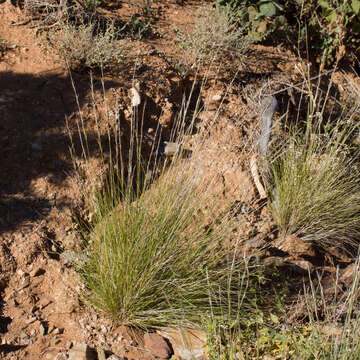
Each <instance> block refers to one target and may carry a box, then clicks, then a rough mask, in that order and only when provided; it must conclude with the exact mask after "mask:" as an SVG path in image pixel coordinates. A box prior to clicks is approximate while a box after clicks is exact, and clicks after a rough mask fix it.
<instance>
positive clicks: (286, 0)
mask: <svg viewBox="0 0 360 360" xmlns="http://www.w3.org/2000/svg"><path fill="white" fill-rule="evenodd" d="M215 3H216V5H217V6H218V7H219V8H220V9H221V10H223V11H225V12H227V11H229V9H232V10H233V11H235V12H236V13H237V21H238V22H239V23H240V24H242V25H244V24H247V25H249V28H250V33H251V34H252V35H253V36H254V38H255V39H256V40H258V41H262V40H269V41H271V42H273V43H274V44H276V43H278V42H284V41H285V42H287V43H290V44H291V45H292V46H293V47H298V45H300V50H301V51H304V50H308V53H307V55H308V56H310V57H311V59H316V60H317V61H318V62H321V59H322V58H325V59H326V62H327V63H328V64H330V63H334V62H335V61H337V60H339V59H341V58H342V57H344V56H345V55H346V56H355V57H356V56H357V53H358V51H359V46H360V40H359V32H360V1H359V0H351V1H350V0H322V1H312V0H260V1H259V0H246V1H239V0H217V1H215ZM271 33H275V34H276V36H271V37H270V34H271Z"/></svg>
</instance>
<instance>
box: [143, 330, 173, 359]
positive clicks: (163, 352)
mask: <svg viewBox="0 0 360 360" xmlns="http://www.w3.org/2000/svg"><path fill="white" fill-rule="evenodd" d="M144 346H145V348H146V349H148V350H149V351H150V353H151V355H153V356H156V357H158V358H160V359H169V358H170V357H171V355H172V349H171V348H170V346H169V345H168V343H167V342H166V340H165V339H164V338H163V337H162V336H161V335H159V334H156V333H146V334H145V335H144Z"/></svg>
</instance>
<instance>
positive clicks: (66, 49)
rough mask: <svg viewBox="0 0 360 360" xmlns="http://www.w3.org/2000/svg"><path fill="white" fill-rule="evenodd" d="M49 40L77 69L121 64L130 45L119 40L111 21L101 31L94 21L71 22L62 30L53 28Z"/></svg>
mask: <svg viewBox="0 0 360 360" xmlns="http://www.w3.org/2000/svg"><path fill="white" fill-rule="evenodd" d="M47 39H48V41H49V45H50V46H51V47H52V48H53V49H55V50H56V52H57V53H58V54H59V56H60V58H61V59H62V61H63V62H64V63H65V64H66V66H67V67H70V68H71V69H73V70H77V71H81V70H84V69H101V70H106V69H109V68H111V67H112V66H114V65H118V64H121V63H122V62H123V61H124V58H125V57H126V55H127V47H126V46H125V44H124V42H123V41H121V40H118V39H117V32H116V29H115V27H114V26H113V25H111V24H106V27H105V29H104V30H100V29H99V28H98V26H96V25H95V24H93V23H89V24H80V25H75V24H73V23H70V22H68V23H65V24H64V25H63V26H61V28H60V29H58V30H50V31H49V32H48V34H47Z"/></svg>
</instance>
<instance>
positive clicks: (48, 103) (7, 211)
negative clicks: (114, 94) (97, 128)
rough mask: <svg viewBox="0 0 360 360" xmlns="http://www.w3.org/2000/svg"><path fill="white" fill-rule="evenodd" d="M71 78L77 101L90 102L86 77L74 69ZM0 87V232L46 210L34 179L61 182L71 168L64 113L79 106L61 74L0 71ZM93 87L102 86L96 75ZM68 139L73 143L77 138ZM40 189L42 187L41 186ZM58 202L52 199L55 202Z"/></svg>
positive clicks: (93, 136) (48, 206)
mask: <svg viewBox="0 0 360 360" xmlns="http://www.w3.org/2000/svg"><path fill="white" fill-rule="evenodd" d="M74 82H75V84H76V88H77V93H78V98H79V104H80V107H82V106H84V105H86V103H87V102H91V100H90V94H89V88H90V86H89V83H90V82H89V78H88V77H86V76H80V75H76V76H74ZM104 86H105V90H106V89H108V88H111V87H114V88H116V87H118V86H120V84H119V83H117V82H115V81H105V83H104ZM0 89H1V90H0V118H1V121H0V143H1V147H2V155H1V158H0V174H1V175H0V234H1V233H3V232H4V231H12V230H15V229H16V228H17V227H18V226H19V225H20V224H23V223H24V222H27V221H34V220H36V219H38V218H41V217H43V216H45V215H46V214H47V213H48V212H49V211H50V210H51V206H52V204H51V201H49V196H46V197H45V196H44V197H39V196H37V195H36V194H35V192H34V189H33V188H34V182H35V181H36V180H37V179H39V178H44V177H45V178H46V181H45V182H44V183H45V184H44V186H45V187H46V182H48V183H53V184H60V183H62V182H63V181H64V180H65V179H66V177H67V176H68V175H69V173H71V171H72V164H71V157H70V153H69V145H70V141H69V137H68V133H67V130H66V118H67V117H70V118H71V115H72V114H73V113H75V112H77V111H78V104H77V103H76V98H75V96H74V91H73V88H72V85H71V81H70V78H69V77H68V76H63V75H62V74H45V75H40V76H39V75H33V76H32V75H28V74H16V73H12V72H2V73H1V74H0ZM94 89H95V90H97V89H99V90H101V89H102V84H101V82H100V81H95V83H94ZM96 136H97V135H96V134H91V133H90V134H88V141H89V144H90V146H91V144H92V143H95V142H96V141H97V137H96ZM73 141H74V142H75V145H77V144H76V143H78V142H79V139H77V138H74V139H73ZM38 185H39V184H36V186H38ZM39 186H40V185H39ZM43 190H44V191H43V193H44V192H45V193H46V188H45V189H43ZM46 195H49V194H46ZM63 205H65V204H61V203H59V202H57V203H56V206H58V207H59V206H60V207H61V206H63Z"/></svg>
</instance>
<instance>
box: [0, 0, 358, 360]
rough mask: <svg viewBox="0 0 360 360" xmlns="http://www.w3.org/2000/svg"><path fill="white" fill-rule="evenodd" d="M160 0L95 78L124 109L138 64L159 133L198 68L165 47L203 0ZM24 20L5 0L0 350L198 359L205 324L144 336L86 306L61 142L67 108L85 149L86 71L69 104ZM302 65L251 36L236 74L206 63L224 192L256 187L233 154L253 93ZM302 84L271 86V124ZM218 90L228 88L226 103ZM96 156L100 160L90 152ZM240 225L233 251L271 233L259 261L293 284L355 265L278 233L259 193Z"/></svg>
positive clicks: (50, 59)
mask: <svg viewBox="0 0 360 360" xmlns="http://www.w3.org/2000/svg"><path fill="white" fill-rule="evenodd" d="M154 3H155V4H154V7H155V12H156V17H157V20H156V22H155V23H154V24H153V25H152V26H153V30H154V33H155V34H157V35H156V36H153V37H149V38H146V37H145V38H143V39H142V40H134V41H133V43H132V45H133V47H134V49H136V51H137V52H138V56H137V58H136V59H135V60H134V64H135V63H136V66H135V67H134V66H131V67H130V69H133V70H130V69H129V70H126V71H125V72H124V73H122V74H121V75H118V76H112V77H111V76H108V77H105V79H104V83H103V84H104V88H105V97H106V102H107V104H108V106H114V104H115V103H116V104H117V106H118V107H119V109H120V110H119V111H120V112H121V113H122V116H124V118H125V119H126V118H127V117H129V116H130V113H129V111H130V110H129V109H131V99H130V98H129V96H128V92H129V89H130V88H131V87H132V84H133V77H135V79H136V80H138V81H139V84H140V94H141V97H142V101H145V102H146V104H147V105H146V106H147V108H146V118H145V129H144V131H145V132H147V133H148V134H150V133H151V129H154V128H156V126H157V122H160V124H161V126H162V127H163V129H164V134H165V135H164V137H165V138H166V136H167V135H166V131H167V129H168V128H169V127H170V126H171V122H172V121H173V118H174V116H175V114H176V112H178V111H179V110H180V108H181V101H182V97H183V94H189V92H190V89H191V87H192V84H193V82H194V81H195V78H194V76H190V77H186V78H182V77H181V76H180V75H179V74H178V73H177V72H176V71H175V68H174V65H173V63H172V59H173V57H174V56H175V54H176V53H177V51H178V49H177V47H176V45H175V43H174V37H175V31H174V30H175V29H178V28H185V27H187V26H191V25H192V24H193V21H194V19H193V13H194V10H195V9H196V8H197V7H198V6H199V5H198V3H199V2H196V1H193V2H192V1H189V2H186V5H185V6H183V5H180V4H177V3H176V2H175V1H173V2H170V1H169V2H167V1H158V2H154ZM113 11H114V12H117V13H118V14H120V15H123V16H129V14H131V13H134V12H136V11H137V8H136V7H134V6H132V5H131V4H130V3H127V4H126V5H124V7H123V8H120V9H117V10H113ZM22 19H23V13H22V11H21V10H20V9H19V8H18V7H15V6H13V5H11V4H9V3H7V2H6V3H2V4H1V5H0V37H1V38H3V39H5V40H6V41H7V42H8V44H9V50H8V51H7V53H6V55H5V58H4V59H2V61H1V62H0V114H1V116H0V119H1V122H0V139H1V146H2V156H1V160H0V164H1V166H0V168H1V171H0V173H1V175H0V291H1V293H0V296H1V297H0V299H1V302H0V306H1V307H0V340H1V345H0V356H1V359H9V360H10V359H48V360H52V359H54V360H55V359H57V360H62V359H73V360H75V359H76V360H85V359H100V360H103V359H105V358H106V359H112V360H115V359H169V358H170V357H171V356H174V357H173V358H174V359H184V360H187V359H191V357H192V356H195V358H196V359H201V358H205V355H204V349H203V344H204V342H205V338H204V334H203V333H201V332H197V331H195V330H194V331H192V332H191V331H184V332H183V333H180V332H176V331H174V330H171V329H168V330H164V331H162V332H159V333H146V334H145V335H144V334H143V333H141V332H140V331H138V330H134V329H130V328H126V327H123V326H121V327H119V326H116V324H114V323H112V322H111V321H110V320H107V319H105V318H103V317H102V316H100V315H99V314H97V313H96V312H95V311H94V310H91V309H89V308H87V307H84V306H83V304H82V302H81V298H80V297H79V291H80V290H81V289H80V285H79V281H78V275H77V274H76V272H75V270H74V269H73V267H72V265H71V248H73V247H74V246H76V243H77V242H78V241H79V239H78V237H77V234H76V232H75V230H74V225H73V222H72V214H73V211H74V209H75V208H77V207H79V206H81V204H82V203H81V189H80V187H79V181H78V177H77V175H76V173H75V172H74V169H73V163H72V158H71V156H70V152H69V147H70V145H71V143H70V140H69V133H68V129H67V122H66V121H68V126H69V129H70V132H72V134H73V136H74V137H73V142H74V146H75V147H76V148H79V138H78V136H77V125H76V124H77V122H76V120H78V119H79V111H80V110H81V111H82V115H83V117H84V118H86V119H87V125H86V126H87V130H88V131H89V143H90V144H95V142H96V134H95V132H94V131H92V129H93V126H94V125H93V122H92V121H93V108H92V105H91V104H92V102H93V101H94V100H93V98H92V94H91V91H90V86H89V84H90V82H89V77H88V75H86V74H76V73H73V74H72V78H73V81H74V83H75V86H76V89H77V93H78V96H79V104H77V103H76V99H75V96H74V91H73V87H72V84H71V81H70V76H69V74H68V73H67V71H65V70H64V69H63V68H62V66H61V65H60V64H59V62H58V61H57V60H58V59H57V58H56V56H55V55H54V54H52V53H51V52H45V51H44V49H43V48H42V47H41V36H38V37H36V34H35V32H36V30H35V29H32V28H30V27H29V26H27V25H24V26H13V24H14V23H18V22H20V21H22ZM300 68H301V64H300V62H299V60H298V59H297V57H296V55H295V54H293V53H292V52H291V51H289V50H286V49H282V48H271V47H264V46H253V47H252V48H251V51H250V52H249V54H248V57H247V59H246V64H245V65H244V67H243V68H242V69H240V71H239V74H238V75H237V77H236V79H235V81H233V82H231V79H230V80H229V77H227V76H226V74H221V73H220V74H215V73H214V74H213V75H210V76H209V79H208V81H207V83H206V86H205V87H204V88H203V89H202V95H201V96H202V99H203V103H204V105H205V109H206V111H205V110H204V111H202V112H201V113H200V114H199V119H198V120H199V124H200V126H204V127H206V126H208V125H207V124H209V123H211V126H212V130H211V140H210V143H211V141H212V142H213V144H216V148H217V152H216V153H215V152H214V153H211V147H210V148H209V152H208V157H211V158H212V160H214V158H213V155H214V154H216V157H217V158H216V159H215V161H212V162H211V163H212V166H211V167H208V171H209V176H210V177H216V179H218V181H217V182H216V183H217V185H218V186H219V188H220V189H222V190H221V193H222V194H223V195H222V196H224V198H225V199H226V198H233V199H234V200H238V201H245V202H248V203H251V201H252V200H253V199H254V198H256V196H257V190H256V187H255V185H254V183H253V179H252V176H251V173H250V170H249V159H247V158H246V157H245V156H243V155H242V156H240V155H239V152H240V153H241V154H243V152H242V150H241V149H240V150H239V147H241V146H242V144H244V143H245V142H244V140H246V139H251V136H252V134H253V133H255V129H256V127H257V125H258V124H257V120H258V114H259V106H260V105H259V101H258V98H259V96H260V95H263V94H264V93H267V94H270V93H273V92H276V91H280V90H283V89H288V87H289V84H296V83H301V81H302V77H301V71H300ZM344 76H345V75H344V74H342V73H338V74H337V79H338V80H337V86H338V88H339V91H340V92H341V91H343V92H346V91H347V89H346V87H345V85H344V84H345V82H344ZM354 81H356V80H355V79H354ZM199 83H200V82H199ZM103 84H102V82H101V79H100V78H97V77H96V76H95V77H94V94H95V100H96V99H99V103H100V102H101V101H102V100H101V99H103V97H104V93H103V90H102V86H103ZM358 85H359V84H358ZM296 96H297V93H296V91H294V90H291V89H290V88H289V89H288V90H284V91H282V92H279V93H278V94H277V95H276V98H277V100H278V102H279V109H278V112H277V114H276V115H275V130H274V131H276V126H280V123H281V121H282V120H281V115H282V114H283V113H285V112H286V110H287V108H288V106H290V107H291V106H293V107H294V108H296ZM144 99H145V100H144ZM219 99H223V103H222V106H221V111H220V112H218V111H217V109H218V106H219ZM292 101H294V102H295V103H294V104H293V105H292ZM289 104H290V105H289ZM79 107H80V108H79ZM99 112H101V106H99ZM214 118H215V119H216V121H215V122H214V121H213V119H214ZM104 126H105V125H104ZM165 138H164V139H165ZM218 149H221V152H220V155H219V151H218ZM92 161H93V162H94V167H95V168H96V167H97V160H96V157H94V159H92ZM216 191H217V192H218V189H217V190H216ZM244 194H246V198H244ZM247 224H248V225H247V227H245V228H242V229H239V231H248V232H249V234H250V233H252V234H253V236H251V240H250V241H249V242H248V243H246V244H244V246H243V248H242V249H241V251H243V252H249V251H250V252H251V251H255V250H258V249H259V248H262V247H263V246H264V245H268V246H267V250H264V251H263V252H262V253H261V256H262V257H263V258H264V262H265V264H266V265H267V266H270V265H276V266H278V267H279V268H283V269H285V271H286V272H287V273H289V274H290V273H291V275H289V276H291V277H292V279H293V280H294V281H295V282H297V283H298V284H299V285H300V286H302V281H303V280H304V279H306V278H307V274H308V271H310V272H315V271H316V270H322V271H323V274H324V276H323V277H324V279H325V280H326V281H327V283H329V284H331V283H332V282H331V281H332V279H333V277H334V276H335V275H336V274H335V267H334V265H340V282H341V284H342V286H343V289H342V290H344V291H345V290H346V287H347V285H349V282H350V281H351V275H352V274H353V272H354V271H355V267H354V265H353V264H351V261H352V260H351V259H350V258H348V257H347V256H346V254H342V253H340V252H339V251H338V250H336V249H333V250H332V249H329V252H328V253H326V254H324V253H321V252H320V251H319V250H318V249H315V248H313V247H312V246H311V245H310V244H308V243H304V242H302V240H301V239H298V238H294V237H287V238H284V237H281V236H280V235H279V234H278V233H277V232H276V230H275V228H274V226H273V224H272V223H271V217H270V215H269V210H268V209H267V207H266V206H261V207H259V211H258V212H255V213H254V215H253V216H252V217H251V218H249V219H248V222H247ZM289 270H290V271H289ZM326 281H325V282H324V283H326ZM295 288H296V286H295ZM294 293H296V291H295V292H294ZM329 294H330V295H329V296H331V285H329ZM304 311H305V310H304V307H303V308H301V306H300V307H299V308H298V309H297V312H294V314H293V317H294V318H296V317H301V316H302V315H303V312H304ZM184 338H185V339H186V340H184Z"/></svg>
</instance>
